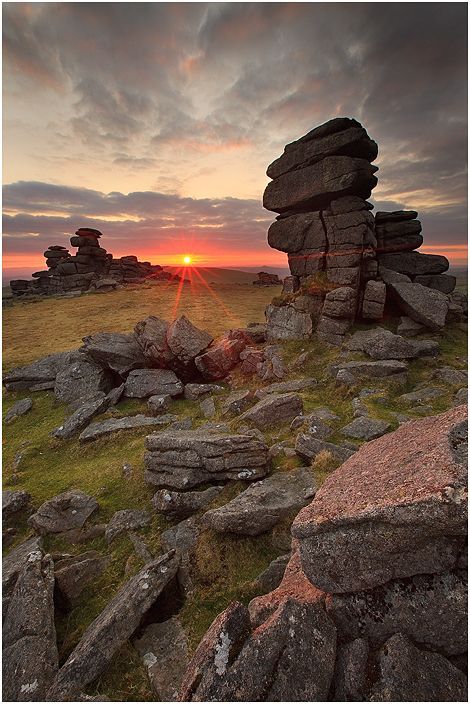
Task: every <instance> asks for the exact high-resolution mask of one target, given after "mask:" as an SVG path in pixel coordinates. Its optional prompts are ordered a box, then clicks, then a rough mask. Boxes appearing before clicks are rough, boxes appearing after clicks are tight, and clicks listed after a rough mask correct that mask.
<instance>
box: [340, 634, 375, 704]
mask: <svg viewBox="0 0 470 704" xmlns="http://www.w3.org/2000/svg"><path fill="white" fill-rule="evenodd" d="M368 656H369V645H368V643H367V640H364V639H363V638H356V640H353V641H351V642H349V643H342V644H341V645H339V646H338V649H337V652H336V665H335V674H334V678H333V687H334V701H335V702H362V701H365V700H366V699H365V692H366V689H367V660H368Z"/></svg>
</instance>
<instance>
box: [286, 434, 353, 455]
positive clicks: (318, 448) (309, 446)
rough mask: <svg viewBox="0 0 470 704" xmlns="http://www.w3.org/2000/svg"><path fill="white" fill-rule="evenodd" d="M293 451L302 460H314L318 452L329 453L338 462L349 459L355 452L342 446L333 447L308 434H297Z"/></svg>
mask: <svg viewBox="0 0 470 704" xmlns="http://www.w3.org/2000/svg"><path fill="white" fill-rule="evenodd" d="M295 451H296V452H297V454H298V455H299V456H300V457H302V459H304V460H309V461H311V460H314V459H315V458H316V456H317V455H318V454H319V453H320V452H329V453H330V455H331V456H332V457H333V458H334V459H335V460H337V461H339V462H345V461H346V460H347V459H348V458H349V457H351V456H352V455H353V454H354V452H355V450H351V449H350V448H348V447H344V446H343V445H335V444H334V443H331V442H326V440H321V439H320V438H317V437H315V435H311V434H310V433H299V434H298V435H297V439H296V441H295Z"/></svg>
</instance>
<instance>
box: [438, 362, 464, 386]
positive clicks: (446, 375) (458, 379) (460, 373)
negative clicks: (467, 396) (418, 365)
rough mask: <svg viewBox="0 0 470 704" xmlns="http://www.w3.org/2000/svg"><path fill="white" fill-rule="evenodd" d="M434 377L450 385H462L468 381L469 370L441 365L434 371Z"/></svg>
mask: <svg viewBox="0 0 470 704" xmlns="http://www.w3.org/2000/svg"><path fill="white" fill-rule="evenodd" d="M433 378H434V379H437V381H440V382H441V383H443V384H449V386H462V385H463V384H467V383H468V371H467V370H466V369H455V368H454V367H439V369H436V371H435V372H434V374H433Z"/></svg>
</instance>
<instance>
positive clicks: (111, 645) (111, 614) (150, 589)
mask: <svg viewBox="0 0 470 704" xmlns="http://www.w3.org/2000/svg"><path fill="white" fill-rule="evenodd" d="M178 565H179V558H178V557H177V556H176V555H175V553H174V552H169V553H166V554H165V555H163V556H162V557H159V558H158V559H156V560H154V561H153V562H150V563H149V564H147V565H145V567H144V568H143V569H142V570H141V571H140V572H138V573H137V574H136V575H135V576H134V577H132V578H131V579H130V580H129V581H128V582H126V583H125V584H124V586H122V587H121V589H120V590H119V591H118V592H117V594H116V595H115V596H114V597H113V598H112V599H111V601H110V602H109V603H108V604H107V606H105V608H104V609H103V611H102V612H101V613H100V614H99V616H97V617H96V618H95V620H94V621H93V622H92V623H91V624H90V626H88V628H87V629H86V631H85V633H84V634H83V636H82V638H81V640H80V642H79V643H78V645H77V646H76V648H75V649H74V650H73V651H72V653H71V654H70V656H69V658H68V659H67V661H66V662H65V664H64V665H63V666H62V667H61V669H60V670H59V672H58V674H57V676H56V678H55V680H54V682H53V683H52V686H51V688H50V689H49V692H48V695H47V700H48V701H53V702H57V701H71V700H72V698H73V697H75V696H77V695H78V694H79V693H80V692H81V691H82V689H83V688H84V687H86V686H87V685H88V684H90V682H93V680H95V679H96V678H97V677H98V676H99V675H100V674H101V673H102V672H103V671H104V670H105V669H106V668H107V667H108V665H109V663H110V662H111V660H112V658H113V656H114V654H115V653H116V652H117V650H119V648H120V647H121V646H122V645H123V643H124V642H125V641H126V640H127V639H128V638H129V636H131V635H132V634H133V633H134V631H135V630H136V628H137V627H138V625H139V623H140V621H141V619H142V617H143V616H144V614H145V613H146V612H147V611H148V609H149V608H150V607H151V606H152V605H153V604H154V603H155V601H156V600H157V598H158V596H159V595H160V594H161V592H162V591H163V589H164V588H165V587H166V585H167V584H168V583H169V582H170V581H171V580H172V579H173V577H174V576H175V575H176V572H177V569H178Z"/></svg>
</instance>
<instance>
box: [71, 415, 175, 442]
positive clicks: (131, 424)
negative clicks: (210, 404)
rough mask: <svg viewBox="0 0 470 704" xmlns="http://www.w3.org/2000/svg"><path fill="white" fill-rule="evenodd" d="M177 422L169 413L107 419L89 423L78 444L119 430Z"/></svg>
mask: <svg viewBox="0 0 470 704" xmlns="http://www.w3.org/2000/svg"><path fill="white" fill-rule="evenodd" d="M176 420H178V418H177V416H175V415H172V414H171V413H166V414H164V415H161V416H156V417H154V416H144V415H142V414H140V413H139V414H138V415H136V416H124V417H123V418H108V419H107V420H102V421H99V422H98V423H91V424H90V425H89V426H88V427H87V428H85V430H84V431H83V432H82V433H81V434H80V436H79V438H78V439H79V441H80V442H89V441H91V440H98V438H101V437H105V436H106V435H111V434H112V433H117V432H118V431H120V430H136V429H140V428H146V427H148V426H150V425H168V424H169V423H172V422H173V421H176Z"/></svg>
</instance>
